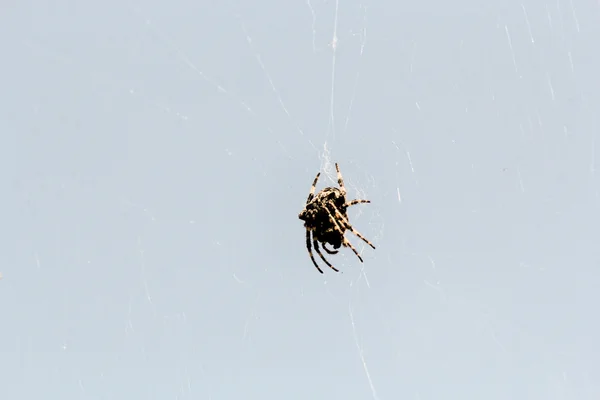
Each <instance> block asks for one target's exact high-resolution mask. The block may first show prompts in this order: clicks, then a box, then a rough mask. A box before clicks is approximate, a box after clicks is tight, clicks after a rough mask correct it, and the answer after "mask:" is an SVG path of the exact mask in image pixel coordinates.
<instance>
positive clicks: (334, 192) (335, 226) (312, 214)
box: [298, 163, 375, 273]
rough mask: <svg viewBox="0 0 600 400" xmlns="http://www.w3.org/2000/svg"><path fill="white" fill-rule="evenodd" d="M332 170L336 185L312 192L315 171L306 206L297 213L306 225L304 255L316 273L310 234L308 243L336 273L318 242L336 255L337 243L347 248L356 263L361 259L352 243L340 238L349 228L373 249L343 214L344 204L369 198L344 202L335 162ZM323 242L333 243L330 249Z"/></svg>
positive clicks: (346, 215)
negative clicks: (356, 260)
mask: <svg viewBox="0 0 600 400" xmlns="http://www.w3.org/2000/svg"><path fill="white" fill-rule="evenodd" d="M335 169H336V171H337V180H338V185H339V188H335V187H327V188H325V189H323V190H321V191H320V192H319V193H317V194H316V195H315V187H316V186H317V181H318V180H319V176H321V173H320V172H319V173H318V174H317V177H316V178H315V180H314V181H313V184H312V186H311V188H310V193H309V194H308V198H307V199H306V205H305V206H304V209H303V210H302V211H301V212H300V214H299V215H298V218H300V219H301V220H302V221H304V227H305V228H306V248H307V249H308V254H309V255H310V259H311V260H312V262H313V264H315V267H317V270H319V272H320V273H323V271H322V270H321V268H319V266H318V265H317V262H316V261H315V257H314V256H313V253H312V249H311V245H310V241H311V240H310V239H311V233H312V243H313V246H314V248H315V250H316V252H317V254H318V255H319V256H320V257H321V259H322V260H323V261H325V264H327V266H328V267H329V268H331V269H332V270H334V271H336V272H339V270H338V269H337V268H335V267H334V266H333V265H331V264H330V263H329V261H327V259H325V257H324V256H323V254H322V253H321V250H320V249H319V242H321V243H322V245H323V249H324V250H325V251H326V252H327V253H329V254H337V253H338V250H336V249H339V248H340V246H344V247H350V248H351V249H352V251H353V252H354V254H356V256H357V257H358V259H359V260H360V262H363V259H362V257H361V256H360V254H358V251H356V249H355V248H354V246H352V243H350V242H349V241H348V239H346V238H345V237H344V233H345V232H346V230H349V231H351V232H352V233H354V234H355V235H356V236H358V237H359V238H361V239H362V240H363V241H364V242H365V243H367V244H368V245H369V246H371V247H372V248H375V246H373V244H372V243H371V242H369V241H368V240H367V239H366V238H365V237H364V236H363V235H361V234H360V233H359V232H358V231H357V230H356V229H354V228H353V227H352V225H350V222H349V221H348V213H347V209H348V207H350V206H353V205H355V204H360V203H370V202H371V201H370V200H351V201H347V200H346V188H345V187H344V180H343V179H342V173H341V172H340V167H339V166H338V165H337V163H336V164H335ZM327 245H331V246H333V250H332V249H329V248H327Z"/></svg>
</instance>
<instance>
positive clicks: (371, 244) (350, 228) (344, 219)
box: [335, 207, 375, 249]
mask: <svg viewBox="0 0 600 400" xmlns="http://www.w3.org/2000/svg"><path fill="white" fill-rule="evenodd" d="M335 215H336V217H338V218H339V219H340V221H342V223H343V224H344V225H345V228H346V229H348V230H349V231H351V232H352V233H354V234H355V235H356V236H358V237H359V238H361V239H362V240H363V241H364V242H365V243H366V244H368V245H369V246H371V247H372V248H373V249H374V248H375V246H373V243H371V242H369V240H368V239H367V238H366V237H364V236H363V235H361V234H360V232H359V231H357V230H356V229H354V227H353V226H352V225H350V223H349V222H348V220H347V219H346V218H345V217H344V216H343V215H342V213H341V212H340V210H338V209H337V207H336V208H335Z"/></svg>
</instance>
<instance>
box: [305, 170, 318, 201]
mask: <svg viewBox="0 0 600 400" xmlns="http://www.w3.org/2000/svg"><path fill="white" fill-rule="evenodd" d="M319 176H321V173H320V172H319V173H317V177H316V178H315V180H314V181H313V183H312V186H311V187H310V193H308V199H306V202H307V203H308V202H309V201H311V200H312V198H313V197H315V187H317V181H318V180H319Z"/></svg>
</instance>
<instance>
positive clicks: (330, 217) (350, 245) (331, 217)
mask: <svg viewBox="0 0 600 400" xmlns="http://www.w3.org/2000/svg"><path fill="white" fill-rule="evenodd" d="M334 207H335V206H334ZM325 210H327V214H328V215H329V219H330V220H331V221H332V222H333V225H334V226H335V229H336V230H337V231H338V232H339V233H340V235H341V236H342V239H343V242H342V244H343V245H344V247H350V249H352V251H353V252H354V254H356V257H358V259H359V260H360V262H363V259H362V257H361V256H360V254H358V251H356V249H355V248H354V246H352V243H350V242H349V241H348V239H346V238H345V237H344V231H345V229H342V227H340V224H339V223H338V220H336V219H335V218H334V217H333V215H331V211H329V209H328V208H327V207H325ZM335 212H336V215H338V217H341V218H340V221H341V222H342V223H343V224H344V225H345V226H347V225H349V224H348V223H347V222H346V219H345V218H344V216H343V215H342V213H340V211H339V210H338V209H337V207H335Z"/></svg>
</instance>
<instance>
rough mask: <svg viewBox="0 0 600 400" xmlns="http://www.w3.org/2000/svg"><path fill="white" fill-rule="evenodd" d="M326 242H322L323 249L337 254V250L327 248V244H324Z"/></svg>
mask: <svg viewBox="0 0 600 400" xmlns="http://www.w3.org/2000/svg"><path fill="white" fill-rule="evenodd" d="M326 244H327V243H323V249H324V250H325V251H326V252H328V253H329V254H337V253H339V250H329V249H328V248H327V246H325V245H326Z"/></svg>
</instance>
